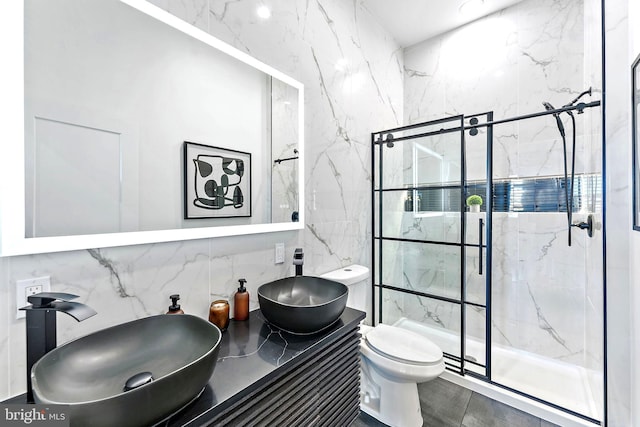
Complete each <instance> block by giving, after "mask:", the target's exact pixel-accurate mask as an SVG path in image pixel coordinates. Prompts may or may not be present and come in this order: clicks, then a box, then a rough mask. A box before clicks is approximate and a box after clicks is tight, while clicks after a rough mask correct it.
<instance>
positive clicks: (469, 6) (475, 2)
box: [458, 0, 484, 16]
mask: <svg viewBox="0 0 640 427" xmlns="http://www.w3.org/2000/svg"><path fill="white" fill-rule="evenodd" d="M483 7H484V0H466V1H465V2H464V3H462V4H461V5H460V7H459V8H458V12H460V14H462V15H467V16H471V15H478V14H479V13H480V11H481V10H482V8H483Z"/></svg>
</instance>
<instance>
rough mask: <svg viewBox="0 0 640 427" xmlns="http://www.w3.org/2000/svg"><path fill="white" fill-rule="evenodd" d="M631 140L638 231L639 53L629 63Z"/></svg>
mask: <svg viewBox="0 0 640 427" xmlns="http://www.w3.org/2000/svg"><path fill="white" fill-rule="evenodd" d="M631 93H632V95H631V140H632V147H633V152H632V161H633V167H632V171H633V189H632V190H633V229H634V230H635V231H640V206H639V203H640V162H639V159H638V156H639V155H640V152H639V149H638V144H640V127H639V124H640V55H638V57H637V58H636V60H635V61H633V64H632V65H631Z"/></svg>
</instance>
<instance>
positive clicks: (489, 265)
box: [484, 111, 493, 381]
mask: <svg viewBox="0 0 640 427" xmlns="http://www.w3.org/2000/svg"><path fill="white" fill-rule="evenodd" d="M486 114H487V121H488V122H493V111H490V112H488V113H486ZM486 156H487V157H486V162H487V164H486V166H485V172H486V174H487V190H486V191H487V192H486V195H485V197H486V200H487V206H486V208H485V210H486V215H485V221H486V224H485V230H486V235H487V243H486V245H487V254H486V256H485V262H486V271H487V273H486V275H485V286H484V289H485V290H484V292H485V296H484V304H485V306H486V308H485V315H484V317H485V326H484V336H485V344H484V351H485V355H484V357H485V358H484V361H485V364H486V366H485V374H486V376H487V379H488V380H489V381H491V342H492V338H491V319H492V317H491V316H492V314H493V312H492V300H491V295H492V288H491V286H492V276H493V262H492V261H493V256H492V254H493V231H492V230H493V125H490V126H487V154H486Z"/></svg>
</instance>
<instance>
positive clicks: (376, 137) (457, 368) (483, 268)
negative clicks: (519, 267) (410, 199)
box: [371, 112, 493, 381]
mask: <svg viewBox="0 0 640 427" xmlns="http://www.w3.org/2000/svg"><path fill="white" fill-rule="evenodd" d="M492 120H493V113H492V112H488V113H482V114H476V115H472V116H464V115H457V116H451V117H445V118H442V119H438V120H432V121H428V122H423V123H418V124H414V125H409V126H403V127H398V128H393V129H387V130H384V131H380V132H375V133H372V134H371V152H372V155H371V170H372V180H371V190H372V192H371V203H372V213H373V214H372V237H373V238H372V243H373V244H372V267H373V268H372V278H373V280H372V283H371V286H372V308H373V309H372V316H373V319H372V320H373V324H374V325H375V324H377V323H379V322H381V321H383V311H382V293H383V290H385V289H386V290H390V291H395V292H402V293H406V294H412V295H415V296H417V297H422V298H428V299H432V300H438V301H443V302H446V303H451V304H456V305H459V307H460V331H459V332H460V356H457V355H454V354H451V353H447V352H444V356H445V366H446V369H447V370H450V371H453V372H455V373H458V374H460V375H472V376H474V377H478V378H479V379H482V380H484V381H491V372H490V371H491V224H492V221H491V217H492V203H491V202H490V201H491V200H493V185H492V165H493V161H492V158H493V147H492V140H493V126H491V125H487V123H490V122H491V121H492ZM477 123H482V124H480V125H479V127H486V129H487V131H486V134H487V142H486V194H485V200H486V203H485V209H486V217H485V221H484V223H483V221H482V220H480V224H479V228H480V229H479V236H480V237H479V242H478V243H477V244H476V243H474V244H469V243H467V242H466V227H467V220H466V215H465V213H466V205H465V199H466V196H467V195H468V194H467V187H468V185H467V176H466V155H467V154H466V141H465V133H469V132H471V133H472V134H474V135H475V134H476V133H477V130H478V129H477V128H475V127H473V125H474V124H477ZM433 127H439V129H438V130H435V131H427V132H420V128H433ZM465 131H466V132H465ZM405 132H406V133H410V135H408V136H404V135H403V136H399V137H396V136H395V135H396V134H404V133H405ZM445 133H459V135H460V140H459V141H460V162H461V165H460V185H458V186H457V187H458V188H457V189H456V190H457V191H459V200H460V203H459V206H458V211H459V213H460V240H459V242H457V243H456V242H445V241H433V240H416V239H405V238H400V237H390V236H384V235H382V234H383V222H384V198H385V194H387V193H393V192H408V191H410V192H413V193H414V194H416V192H417V191H421V190H424V189H425V187H424V186H420V185H418V186H415V185H413V186H406V185H405V186H401V187H397V188H384V182H383V176H384V156H383V150H384V149H385V147H387V146H388V145H389V143H390V142H391V144H392V146H393V145H395V144H402V143H403V142H405V141H410V140H413V139H416V138H424V137H429V136H437V135H442V134H445ZM389 135H391V136H392V137H391V138H389ZM430 188H431V189H433V186H431V187H430ZM446 188H447V189H448V190H451V189H452V186H451V185H448V186H446ZM442 189H444V186H443V187H442ZM483 229H484V230H485V235H486V238H484V239H483V238H482V230H483ZM384 241H395V242H408V243H414V244H428V245H446V246H456V247H459V248H460V278H459V279H460V294H459V295H460V298H459V299H456V298H450V297H447V296H443V295H437V294H433V293H429V292H423V291H418V290H414V289H406V288H404V287H402V286H397V285H395V284H392V283H383V269H384V265H383V261H382V260H383V250H382V247H383V244H382V243H383V242H384ZM467 249H470V250H478V251H479V252H478V253H479V261H480V265H479V273H480V274H483V275H484V278H485V304H478V303H475V302H471V301H468V300H467V297H466V277H467V276H466V271H467V266H466V263H467V258H466V253H467ZM483 250H484V251H486V255H485V256H484V257H483ZM376 293H377V297H378V300H379V301H380V304H378V307H377V310H376ZM467 306H475V307H478V308H480V309H483V310H485V363H484V364H482V363H478V362H477V361H474V360H470V359H467V358H465V357H464V355H465V354H466V349H465V348H466V308H467ZM467 364H470V365H473V368H475V369H474V370H469V369H467ZM478 370H480V371H482V370H484V373H479V372H478Z"/></svg>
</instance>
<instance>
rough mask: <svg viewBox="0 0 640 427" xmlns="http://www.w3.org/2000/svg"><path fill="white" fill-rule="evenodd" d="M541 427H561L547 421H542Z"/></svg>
mask: <svg viewBox="0 0 640 427" xmlns="http://www.w3.org/2000/svg"><path fill="white" fill-rule="evenodd" d="M540 427H560V426H559V425H558V424H554V423H550V422H549V421H546V420H540Z"/></svg>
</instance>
